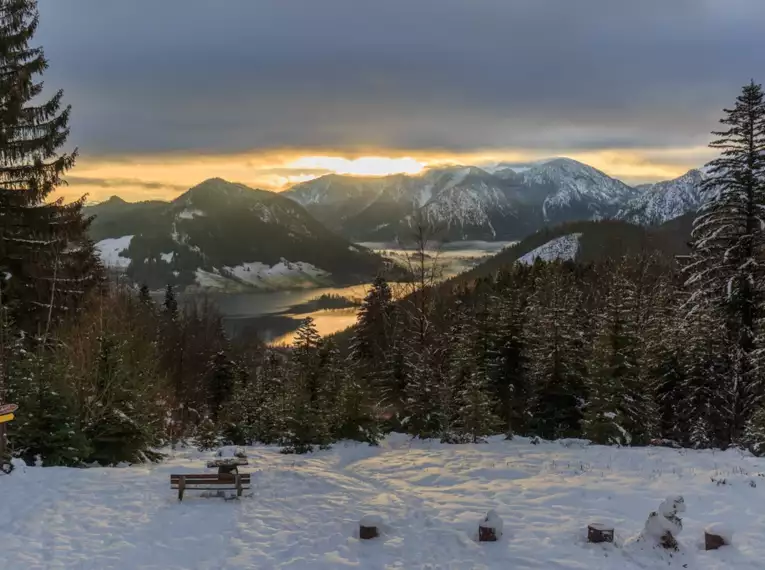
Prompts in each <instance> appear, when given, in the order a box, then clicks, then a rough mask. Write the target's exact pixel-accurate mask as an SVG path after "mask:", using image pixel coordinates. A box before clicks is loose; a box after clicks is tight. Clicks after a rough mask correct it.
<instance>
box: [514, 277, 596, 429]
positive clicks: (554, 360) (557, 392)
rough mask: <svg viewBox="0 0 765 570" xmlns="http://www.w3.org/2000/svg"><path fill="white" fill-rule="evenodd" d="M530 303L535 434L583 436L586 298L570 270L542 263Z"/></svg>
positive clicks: (530, 375)
mask: <svg viewBox="0 0 765 570" xmlns="http://www.w3.org/2000/svg"><path fill="white" fill-rule="evenodd" d="M536 266H537V267H535V270H536V276H535V286H534V294H533V295H532V297H531V299H530V304H529V320H528V322H529V325H528V327H527V328H528V341H527V342H528V347H529V357H530V362H531V364H530V367H529V378H530V380H531V385H532V387H533V388H532V389H533V394H534V395H533V401H532V409H531V412H532V418H531V420H530V423H531V428H532V431H533V433H535V434H536V435H538V436H540V437H543V438H546V439H557V438H561V437H575V436H578V435H579V434H580V433H581V426H580V422H581V417H582V412H581V408H582V400H583V394H584V378H585V362H586V358H587V354H586V350H585V349H586V347H585V346H584V343H583V342H582V331H581V330H580V329H579V325H580V320H579V319H578V318H577V312H578V311H579V310H580V309H581V306H582V303H581V301H582V295H581V292H580V291H579V290H578V289H577V286H576V283H575V282H574V280H573V278H572V276H571V273H570V269H568V268H566V267H565V266H564V265H563V264H562V263H560V262H554V263H549V264H546V263H544V262H538V263H537V264H536Z"/></svg>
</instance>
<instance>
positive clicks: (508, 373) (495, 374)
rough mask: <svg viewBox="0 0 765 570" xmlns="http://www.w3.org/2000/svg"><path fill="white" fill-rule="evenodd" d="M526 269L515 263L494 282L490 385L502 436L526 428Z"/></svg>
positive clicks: (529, 388)
mask: <svg viewBox="0 0 765 570" xmlns="http://www.w3.org/2000/svg"><path fill="white" fill-rule="evenodd" d="M529 276H530V270H529V268H528V267H527V266H525V265H523V264H516V266H514V267H513V268H512V270H511V272H510V273H509V275H507V276H506V277H505V278H502V277H501V278H500V279H498V286H499V287H500V288H501V289H500V291H499V292H498V299H497V302H496V306H497V308H496V318H497V323H496V329H495V336H494V347H495V351H496V355H497V356H496V359H495V360H494V362H493V364H492V368H493V369H492V370H491V374H490V376H489V378H490V386H491V389H492V392H493V394H494V398H495V400H496V401H497V403H498V409H497V413H498V415H499V416H500V417H501V418H502V421H503V424H504V426H505V433H506V435H507V436H508V437H509V436H512V434H514V433H519V434H522V435H525V434H526V433H528V429H529V417H528V411H529V408H530V404H529V400H530V398H531V395H532V394H531V387H530V379H529V366H530V362H529V347H528V345H527V340H528V338H527V330H526V326H527V317H528V300H529V295H528V283H527V281H528V277H529Z"/></svg>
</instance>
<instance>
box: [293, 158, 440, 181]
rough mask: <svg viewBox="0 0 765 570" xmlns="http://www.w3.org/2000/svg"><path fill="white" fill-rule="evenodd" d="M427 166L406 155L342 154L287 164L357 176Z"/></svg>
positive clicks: (414, 171) (412, 170)
mask: <svg viewBox="0 0 765 570" xmlns="http://www.w3.org/2000/svg"><path fill="white" fill-rule="evenodd" d="M425 167H426V164H425V163H424V162H420V161H418V160H415V159H414V158H411V157H408V156H404V157H399V158H392V157H387V156H360V157H358V158H353V159H351V158H344V157H342V156H302V157H300V158H298V159H297V160H295V161H293V162H291V163H290V164H288V165H287V168H294V169H301V168H306V169H321V170H327V171H329V172H334V173H335V174H351V175H355V176H388V175H390V174H419V173H420V172H422V171H423V170H424V169H425Z"/></svg>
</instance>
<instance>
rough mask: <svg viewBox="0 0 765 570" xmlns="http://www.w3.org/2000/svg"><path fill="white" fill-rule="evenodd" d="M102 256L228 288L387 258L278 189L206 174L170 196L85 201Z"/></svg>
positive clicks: (136, 273)
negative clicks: (331, 227) (169, 198)
mask: <svg viewBox="0 0 765 570" xmlns="http://www.w3.org/2000/svg"><path fill="white" fill-rule="evenodd" d="M86 214H88V215H92V216H94V219H93V222H92V224H91V228H90V234H91V238H92V239H93V240H94V241H95V242H97V244H96V245H97V247H98V248H99V250H100V251H101V252H102V256H103V257H104V258H105V262H106V263H107V265H111V266H113V267H117V268H120V269H121V270H123V271H124V273H125V274H126V275H127V276H128V278H130V279H131V280H132V281H134V282H136V283H145V284H147V285H148V286H149V287H151V288H159V287H163V286H164V285H166V284H168V283H171V284H174V285H177V286H179V287H182V288H207V289H210V288H211V289H226V290H237V289H240V290H249V289H265V290H270V289H281V288H302V287H312V286H318V285H334V284H345V283H357V282H361V281H365V280H367V279H369V278H371V277H374V275H376V274H377V273H378V272H380V271H382V270H383V269H384V266H385V262H384V260H383V259H382V258H381V257H380V256H378V255H376V254H374V253H373V252H371V251H369V250H367V249H366V248H363V247H361V246H356V245H354V244H352V243H350V242H348V241H347V240H345V239H344V238H342V237H340V236H338V235H336V234H334V233H332V232H330V231H329V230H327V229H326V228H325V227H324V226H323V225H322V224H321V223H320V222H318V221H317V220H316V219H314V218H313V217H312V216H311V215H310V214H309V213H308V212H307V211H306V210H305V209H304V208H303V207H302V206H300V205H299V204H297V203H296V202H294V201H293V200H290V199H289V198H287V197H286V196H282V195H280V194H276V193H273V192H269V191H266V190H256V189H252V188H249V187H248V186H245V185H244V184H237V183H231V182H226V181H225V180H222V179H220V178H213V179H209V180H205V181H204V182H202V183H200V184H197V185H196V186H194V187H192V188H190V189H189V190H187V191H186V192H184V193H183V194H181V195H180V196H178V197H177V198H175V199H174V200H172V201H170V202H162V201H150V202H136V203H129V202H124V201H122V202H117V201H113V200H109V201H107V202H102V203H100V204H96V205H93V206H88V207H87V208H86Z"/></svg>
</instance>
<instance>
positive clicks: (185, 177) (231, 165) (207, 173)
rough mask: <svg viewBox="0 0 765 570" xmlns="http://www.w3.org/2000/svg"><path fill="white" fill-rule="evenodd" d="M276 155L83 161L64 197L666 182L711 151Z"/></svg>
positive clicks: (280, 151) (170, 196) (168, 197)
mask: <svg viewBox="0 0 765 570" xmlns="http://www.w3.org/2000/svg"><path fill="white" fill-rule="evenodd" d="M317 150H318V149H297V148H295V149H277V150H271V151H253V152H246V153H234V154H226V155H215V154H206V155H205V154H201V155H200V154H181V153H175V154H156V155H139V156H121V157H97V156H83V157H81V158H80V160H78V163H77V165H76V167H75V168H74V169H73V170H72V171H71V172H70V173H68V174H67V178H68V179H69V181H70V186H68V187H63V188H61V189H60V190H59V192H58V195H59V196H63V197H64V198H65V199H67V200H69V199H76V198H79V197H80V196H82V195H83V194H89V200H90V201H91V202H99V201H102V200H106V199H107V198H109V197H110V196H112V195H115V194H116V195H119V196H121V197H122V198H124V199H126V200H128V201H130V202H135V201H140V200H156V199H160V200H172V199H173V198H175V197H176V196H178V195H180V194H181V193H183V192H184V191H186V190H187V189H189V188H191V187H192V186H195V185H196V184H199V183H200V182H202V181H204V180H205V179H207V178H214V177H220V178H224V179H226V180H230V181H231V182H241V183H243V184H246V185H248V186H251V187H252V188H262V189H265V190H272V191H277V192H279V191H282V190H285V189H287V188H289V187H290V186H292V185H294V184H297V183H300V182H305V181H308V180H312V179H314V178H318V177H320V176H324V175H326V174H345V175H355V176H386V175H390V174H398V173H401V174H410V175H417V174H420V173H422V172H424V171H425V170H427V169H428V168H433V167H443V166H450V165H476V166H481V165H482V164H492V163H498V162H503V161H509V162H512V163H517V164H520V163H524V162H532V161H536V160H540V159H543V158H549V157H551V156H567V157H569V158H573V159H576V160H580V161H582V162H585V163H587V164H589V165H591V166H594V167H595V168H599V169H601V170H603V171H604V172H606V173H607V174H609V175H611V176H614V177H616V178H620V179H622V180H625V181H627V182H628V183H630V182H632V183H638V182H652V181H657V180H668V179H670V178H674V177H676V176H680V175H681V174H683V173H685V172H686V171H687V170H689V169H690V168H694V167H698V166H700V165H702V164H704V162H706V160H707V159H708V158H711V156H710V155H709V152H710V151H709V149H707V148H706V147H703V148H699V147H695V148H674V149H641V150H635V149H609V150H600V151H588V152H565V153H564V152H560V151H555V150H550V151H544V150H533V151H532V150H524V149H504V150H501V149H499V150H498V149H493V150H483V151H482V150H476V151H473V152H449V151H444V150H439V149H432V150H422V151H417V152H413V151H411V150H397V149H366V150H362V151H357V152H352V151H349V150H343V149H336V150H335V149H333V150H324V151H318V152H317Z"/></svg>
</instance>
